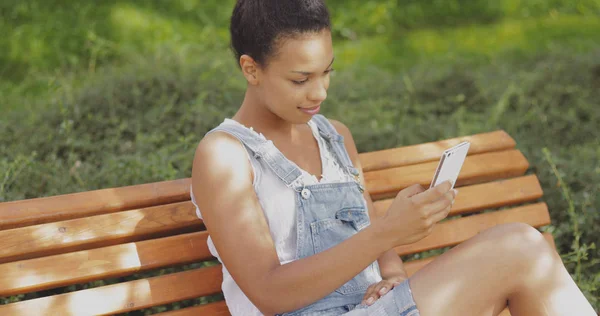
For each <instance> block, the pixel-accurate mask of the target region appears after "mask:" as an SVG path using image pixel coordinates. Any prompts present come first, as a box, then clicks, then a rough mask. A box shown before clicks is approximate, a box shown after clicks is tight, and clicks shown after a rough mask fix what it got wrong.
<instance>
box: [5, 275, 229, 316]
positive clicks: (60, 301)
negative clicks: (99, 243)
mask: <svg viewBox="0 0 600 316" xmlns="http://www.w3.org/2000/svg"><path fill="white" fill-rule="evenodd" d="M222 280H223V277H222V272H221V266H220V265H218V266H213V267H209V268H202V269H194V270H189V271H184V272H179V273H172V274H168V275H162V276H157V277H152V278H148V279H140V280H135V281H130V282H124V283H118V284H112V285H107V286H102V287H97V288H92V289H86V290H81V291H77V292H71V293H65V294H60V295H54V296H50V297H42V298H38V299H32V300H28V301H22V302H16V303H12V304H8V305H0V315H38V314H39V312H40V311H44V313H45V314H46V315H61V316H62V315H64V316H69V315H73V316H82V315H108V314H115V313H124V312H128V311H132V310H137V309H143V308H148V307H152V306H158V305H164V304H169V303H173V302H177V301H182V300H186V299H192V298H196V297H201V296H207V295H212V294H216V293H218V292H219V291H220V289H221V282H222Z"/></svg>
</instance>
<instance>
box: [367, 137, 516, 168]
mask: <svg viewBox="0 0 600 316" xmlns="http://www.w3.org/2000/svg"><path fill="white" fill-rule="evenodd" d="M463 141H469V142H471V146H470V148H469V154H470V155H474V154H480V153H486V152H492V151H501V150H507V149H511V148H514V147H515V145H516V142H515V140H514V139H513V138H512V137H510V136H509V135H508V134H507V133H506V132H505V131H502V130H500V131H495V132H490V133H482V134H476V135H472V136H465V137H457V138H451V139H447V140H442V141H437V142H430V143H424V144H418V145H412V146H404V147H398V148H392V149H384V150H379V151H374V152H368V153H361V154H360V155H359V157H360V163H361V164H362V168H363V171H364V172H367V171H375V170H381V169H389V168H396V167H402V166H408V165H414V164H418V163H423V162H429V161H438V160H439V159H440V156H441V155H442V153H443V152H444V150H446V149H448V148H450V147H452V146H454V145H458V144H460V143H461V142H463Z"/></svg>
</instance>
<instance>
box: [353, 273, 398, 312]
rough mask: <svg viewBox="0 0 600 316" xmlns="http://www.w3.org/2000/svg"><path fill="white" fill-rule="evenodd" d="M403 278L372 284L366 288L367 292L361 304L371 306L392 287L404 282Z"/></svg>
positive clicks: (393, 278)
mask: <svg viewBox="0 0 600 316" xmlns="http://www.w3.org/2000/svg"><path fill="white" fill-rule="evenodd" d="M404 280H406V278H405V277H392V278H387V279H385V280H381V281H380V282H379V283H373V284H371V286H369V287H368V288H367V292H366V293H365V296H364V297H363V300H362V302H361V304H363V305H369V306H370V305H372V304H373V303H375V301H377V300H378V299H379V298H380V297H382V296H384V295H385V294H386V293H387V292H389V291H390V290H391V289H393V288H394V286H396V285H398V284H400V283H402V282H404Z"/></svg>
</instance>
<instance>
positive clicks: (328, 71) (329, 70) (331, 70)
mask: <svg viewBox="0 0 600 316" xmlns="http://www.w3.org/2000/svg"><path fill="white" fill-rule="evenodd" d="M334 70H335V69H333V68H331V69H328V70H325V73H326V74H328V73H331V72H333V71H334Z"/></svg>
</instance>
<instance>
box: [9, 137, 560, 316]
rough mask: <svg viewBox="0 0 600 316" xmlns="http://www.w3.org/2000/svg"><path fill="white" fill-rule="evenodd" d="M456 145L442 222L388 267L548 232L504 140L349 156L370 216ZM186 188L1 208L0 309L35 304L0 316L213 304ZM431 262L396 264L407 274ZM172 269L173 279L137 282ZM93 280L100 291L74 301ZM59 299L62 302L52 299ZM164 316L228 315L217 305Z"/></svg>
mask: <svg viewBox="0 0 600 316" xmlns="http://www.w3.org/2000/svg"><path fill="white" fill-rule="evenodd" d="M465 140H468V141H470V142H471V149H470V151H469V156H468V157H467V160H466V162H465V164H464V166H463V169H462V171H461V175H460V177H459V180H458V182H457V187H460V191H461V193H460V194H459V195H458V197H457V200H456V203H455V204H454V208H453V210H452V211H451V214H450V218H449V219H447V220H446V221H444V222H442V223H440V224H439V225H437V226H436V228H435V229H434V231H433V232H432V234H431V235H430V236H428V237H427V238H425V239H423V240H421V241H419V242H417V243H414V244H411V245H407V246H402V247H398V248H396V249H395V250H396V251H397V253H398V254H399V255H402V256H404V255H409V254H415V253H421V252H423V251H428V250H432V249H439V248H444V247H448V246H453V245H456V244H458V243H460V242H462V241H465V240H466V239H468V238H470V237H472V236H474V235H476V234H477V233H478V232H480V231H482V230H484V229H486V228H489V227H492V226H494V225H497V224H501V223H508V222H524V223H528V224H530V225H532V226H535V227H541V226H544V225H548V224H549V223H550V217H549V214H548V209H547V207H546V204H545V203H543V202H538V199H540V198H541V197H542V189H541V187H540V184H539V182H538V179H537V178H536V176H535V175H524V174H525V173H526V171H527V170H528V167H529V164H528V162H527V160H526V159H525V157H524V156H523V155H522V154H521V152H520V151H518V150H516V149H515V141H514V140H513V139H512V138H511V137H510V136H509V135H508V134H506V133H505V132H504V131H496V132H491V133H484V134H477V135H473V136H468V137H460V138H455V139H449V140H445V141H439V142H432V143H427V144H420V145H414V146H407V147H400V148H395V149H388V150H382V151H377V152H371V153H362V154H360V160H361V163H362V165H363V168H364V171H365V179H366V184H367V188H368V190H369V192H370V193H371V195H372V197H373V199H374V201H375V208H376V213H377V214H382V213H383V212H385V210H386V209H387V207H388V205H389V204H390V203H391V199H390V198H391V197H393V196H394V195H395V194H396V193H397V192H398V191H399V190H401V189H403V188H405V187H407V186H409V185H411V184H413V183H420V184H422V185H424V186H427V185H429V182H430V181H431V178H432V176H433V173H434V171H435V168H436V166H437V163H438V160H439V157H440V155H441V153H442V152H443V151H444V150H445V149H447V148H449V147H451V146H453V145H455V144H458V143H460V142H461V141H465ZM189 184H190V180H189V179H181V180H175V181H165V182H158V183H151V184H143V185H136V186H129V187H122V188H115V189H104V190H97V191H90V192H82V193H75V194H67V195H61V196H54V197H46V198H38V199H31V200H24V201H14V202H6V203H0V297H2V296H13V295H19V294H25V293H32V292H37V294H35V295H33V294H28V295H26V296H25V299H27V298H30V297H31V296H32V295H33V296H36V295H37V296H42V297H39V298H33V299H29V300H23V301H21V302H16V303H11V304H6V305H2V306H0V315H36V314H39V313H40V311H44V313H47V314H57V315H90V314H93V315H96V314H115V313H124V312H127V311H133V310H139V309H144V308H149V307H153V306H161V305H165V304H170V303H173V302H180V301H184V300H189V299H198V298H200V299H199V300H200V301H202V302H205V301H207V300H210V299H214V296H215V295H219V293H220V286H221V281H222V276H221V266H220V265H219V264H218V262H215V261H214V258H213V257H212V256H211V255H210V253H209V251H208V247H207V244H206V240H207V237H208V234H207V232H206V231H205V227H204V226H203V224H202V221H201V220H199V219H198V218H197V217H196V215H195V211H194V207H193V205H192V204H191V202H190V201H189V199H190V197H189ZM497 209H499V210H497ZM491 210H494V211H491ZM484 211H485V212H484ZM546 237H547V238H548V240H549V241H552V236H550V235H548V234H547V235H546ZM433 258H434V257H428V258H426V259H420V260H412V261H410V262H407V263H406V268H407V271H408V273H409V274H410V275H412V274H413V273H414V272H415V271H417V270H418V269H420V268H421V267H423V266H424V265H425V264H427V263H428V262H430V261H431V260H433ZM248 260H252V259H251V258H249V259H248ZM172 267H183V268H180V269H176V268H175V269H169V270H165V271H163V273H162V275H159V276H151V277H149V276H147V275H149V274H151V273H152V272H153V271H154V272H155V271H157V270H160V269H165V268H172ZM182 270H184V271H182ZM172 271H176V272H173V273H171V272H172ZM154 274H155V275H156V273H154ZM96 280H105V282H104V283H105V284H109V285H104V286H98V287H92V288H87V289H80V288H81V284H86V283H88V282H93V281H96ZM88 284H89V283H88ZM74 285H75V286H74ZM76 285H79V288H78V287H77V286H76ZM61 288H62V289H63V290H62V291H60V292H66V293H63V294H54V295H52V294H53V293H54V292H57V291H56V290H54V289H61ZM73 289H77V290H76V291H72V290H73ZM204 297H208V299H207V298H204ZM217 297H218V296H217ZM21 299H23V297H21ZM163 314H164V315H229V313H228V311H227V307H226V306H225V304H224V302H222V301H220V302H216V303H210V304H206V305H200V306H194V307H189V308H185V309H181V310H177V311H169V312H166V313H163Z"/></svg>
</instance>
